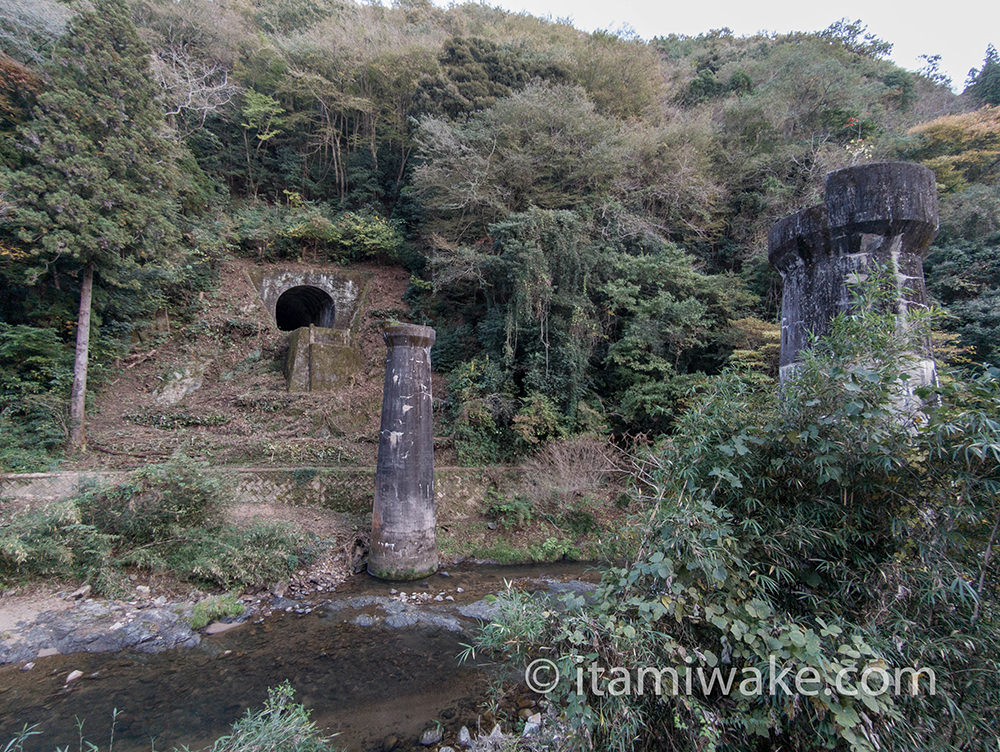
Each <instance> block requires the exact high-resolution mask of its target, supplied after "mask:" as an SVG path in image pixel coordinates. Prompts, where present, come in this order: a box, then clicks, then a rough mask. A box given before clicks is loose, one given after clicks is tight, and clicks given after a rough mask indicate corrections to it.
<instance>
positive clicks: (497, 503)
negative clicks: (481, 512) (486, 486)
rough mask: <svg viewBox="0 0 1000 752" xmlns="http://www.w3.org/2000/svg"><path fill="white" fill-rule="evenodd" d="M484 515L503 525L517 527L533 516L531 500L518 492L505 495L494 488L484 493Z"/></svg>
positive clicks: (527, 521)
mask: <svg viewBox="0 0 1000 752" xmlns="http://www.w3.org/2000/svg"><path fill="white" fill-rule="evenodd" d="M486 501H487V503H488V506H487V507H486V515H487V516H488V517H490V518H491V519H494V520H496V521H498V522H500V523H501V524H502V525H503V526H504V527H519V526H520V525H525V524H527V523H529V522H531V521H532V520H533V519H534V518H535V510H534V508H532V506H531V502H530V501H528V499H526V498H524V497H523V496H521V495H520V494H513V495H512V496H505V495H503V494H501V493H500V492H499V491H497V490H495V489H490V490H489V492H488V493H487V494H486Z"/></svg>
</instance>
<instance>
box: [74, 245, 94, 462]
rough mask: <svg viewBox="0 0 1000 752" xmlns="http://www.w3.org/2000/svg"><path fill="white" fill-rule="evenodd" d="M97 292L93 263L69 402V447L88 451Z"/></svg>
mask: <svg viewBox="0 0 1000 752" xmlns="http://www.w3.org/2000/svg"><path fill="white" fill-rule="evenodd" d="M93 291H94V264H93V262H91V263H89V264H87V266H86V268H85V269H84V270H83V281H82V282H81V284H80V314H79V316H78V317H77V323H76V359H75V360H74V361H73V392H72V394H71V395H70V403H69V448H70V449H85V448H86V446H87V436H86V430H85V427H84V413H85V411H86V407H87V359H88V355H89V353H90V299H91V296H92V293H93Z"/></svg>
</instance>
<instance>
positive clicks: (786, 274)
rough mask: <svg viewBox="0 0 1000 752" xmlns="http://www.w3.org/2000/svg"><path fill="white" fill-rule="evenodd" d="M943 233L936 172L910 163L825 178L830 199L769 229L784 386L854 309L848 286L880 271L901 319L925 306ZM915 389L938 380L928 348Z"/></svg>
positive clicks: (916, 375)
mask: <svg viewBox="0 0 1000 752" xmlns="http://www.w3.org/2000/svg"><path fill="white" fill-rule="evenodd" d="M937 230H938V198H937V184H936V181H935V178H934V173H933V172H932V171H931V170H929V169H928V168H926V167H923V166H921V165H917V164H911V163H907V162H885V163H878V164H867V165H860V166H858V167H848V168H846V169H843V170H836V171H835V172H831V173H829V174H828V175H827V176H826V200H825V201H824V203H822V204H819V205H817V206H812V207H810V208H808V209H803V210H802V211H800V212H797V213H795V214H792V215H791V216H789V217H785V218H784V219H782V220H780V221H779V222H777V223H775V225H774V226H773V227H772V228H771V232H770V234H769V236H768V246H769V250H768V260H769V261H770V262H771V265H772V266H773V267H774V268H775V269H776V270H777V271H778V272H779V273H780V274H781V277H782V280H783V281H784V291H783V295H782V300H781V361H780V375H781V380H782V381H785V380H786V379H787V378H788V377H789V375H790V374H791V372H792V371H793V370H794V368H795V366H796V364H797V362H798V360H799V351H800V350H802V349H804V348H806V347H808V345H809V335H810V334H815V335H819V336H821V335H823V334H826V333H827V331H828V330H829V325H830V320H831V319H832V318H833V317H834V316H836V315H837V314H838V313H840V312H842V311H845V310H847V309H848V308H849V307H850V304H851V300H850V292H849V290H848V282H849V281H850V280H852V279H864V278H865V276H866V275H867V274H868V273H869V272H871V271H872V270H873V269H874V268H875V267H876V266H878V267H884V268H886V269H888V271H889V273H890V274H893V275H894V278H895V282H896V289H897V292H898V294H899V295H898V297H899V304H898V310H897V312H896V313H897V316H898V317H899V319H900V323H901V325H904V326H905V320H906V315H907V312H908V311H909V310H912V309H916V308H920V307H924V306H926V305H927V292H926V289H925V287H924V272H923V258H924V256H925V255H926V253H927V248H928V246H929V245H930V243H931V241H932V240H933V239H934V236H935V235H936V234H937ZM917 357H918V361H917V364H916V366H915V368H914V373H912V375H911V381H910V385H909V387H910V388H913V387H916V386H920V385H923V384H929V383H931V382H932V381H933V380H934V377H935V369H934V360H933V357H932V356H931V352H930V345H929V343H927V345H926V346H925V348H924V351H923V352H921V353H918V354H917Z"/></svg>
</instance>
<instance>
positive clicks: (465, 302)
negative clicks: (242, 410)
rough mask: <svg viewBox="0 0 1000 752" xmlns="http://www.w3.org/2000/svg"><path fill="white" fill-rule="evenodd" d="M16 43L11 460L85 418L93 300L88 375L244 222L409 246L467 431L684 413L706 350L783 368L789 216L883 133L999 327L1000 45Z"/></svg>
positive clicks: (51, 6) (5, 134)
mask: <svg viewBox="0 0 1000 752" xmlns="http://www.w3.org/2000/svg"><path fill="white" fill-rule="evenodd" d="M0 46H2V51H3V52H2V54H0V437H2V438H0V465H2V466H4V467H6V468H9V469H31V468H38V467H42V466H44V465H45V464H46V462H47V458H48V457H49V456H52V455H55V454H58V453H59V452H60V450H61V447H63V445H64V444H65V443H66V442H67V439H69V438H71V435H72V434H73V429H74V428H75V427H76V426H77V424H78V422H79V420H80V418H81V414H80V413H79V411H77V412H76V413H75V414H71V413H70V410H69V404H70V391H71V383H72V381H73V358H74V352H75V351H79V343H78V340H77V323H78V320H82V316H83V315H84V314H85V311H91V312H92V318H91V329H92V331H91V335H90V342H89V363H90V378H89V381H88V382H87V384H89V388H90V389H91V390H92V391H93V390H95V389H96V390H99V389H100V388H101V386H102V383H105V381H106V376H107V374H108V373H110V372H112V371H113V370H114V369H115V367H116V366H115V364H116V363H117V362H118V361H119V359H120V358H122V357H123V356H124V355H126V354H127V353H128V351H129V350H130V348H133V347H136V346H137V344H136V343H137V339H136V336H137V333H138V332H139V331H141V330H142V329H143V327H145V326H146V325H147V324H148V322H149V321H150V320H151V318H152V317H153V316H154V315H155V314H156V313H157V311H163V310H166V311H169V313H170V315H171V316H172V317H174V318H179V319H181V320H183V318H184V316H185V315H190V311H191V310H192V306H193V305H194V304H195V303H196V301H197V300H198V298H199V295H200V293H202V292H203V291H205V290H208V289H211V288H212V286H213V285H214V284H215V280H216V272H217V269H218V266H219V263H220V261H221V260H222V259H224V258H226V257H227V256H230V255H238V256H244V257H247V258H248V259H252V260H254V261H258V262H267V261H272V260H275V261H276V260H299V259H301V260H303V261H308V262H329V263H332V264H351V263H354V262H358V261H362V260H364V261H366V262H375V263H378V264H384V265H396V266H401V267H403V268H405V269H406V270H407V271H408V272H409V273H410V275H411V277H410V286H409V290H408V292H407V294H406V297H407V300H408V302H409V303H410V305H411V306H412V308H413V310H414V311H415V312H416V317H417V319H418V323H428V324H431V325H433V326H434V327H435V328H436V329H437V333H438V340H437V345H436V347H435V350H434V358H435V367H436V368H437V369H438V370H439V371H440V372H441V373H442V374H444V375H445V376H446V378H447V383H448V385H449V388H448V391H447V402H446V404H445V407H444V410H443V412H442V415H441V421H440V425H441V427H442V429H443V430H445V431H447V432H448V433H450V434H451V436H452V439H453V441H454V444H455V447H456V449H457V451H458V456H459V457H460V458H461V459H462V460H463V461H466V462H483V463H489V462H501V461H509V460H514V459H516V458H517V457H518V456H519V455H522V454H524V453H525V452H528V451H530V450H531V449H532V448H534V447H537V446H539V445H540V444H542V443H544V442H545V441H546V440H548V439H551V438H554V437H559V436H565V435H568V434H572V433H577V432H585V431H599V432H615V433H617V434H641V433H646V434H657V433H661V432H663V431H666V430H668V429H669V428H670V426H671V424H672V422H673V420H674V419H675V416H676V415H677V414H678V413H679V411H680V410H681V409H682V408H683V407H684V404H685V402H686V401H687V400H688V399H689V397H688V395H689V393H690V390H691V388H692V387H693V386H694V385H696V384H697V383H699V380H701V379H702V378H703V375H704V374H712V373H717V372H719V371H720V370H721V369H722V368H723V367H725V366H726V365H727V364H732V365H739V366H740V367H742V368H745V369H750V370H753V371H756V372H757V373H758V374H759V378H760V379H768V378H770V377H771V376H772V375H773V371H774V360H775V355H776V352H777V345H776V343H777V327H776V325H775V322H776V302H777V293H778V291H779V289H780V288H779V280H778V278H777V277H776V275H775V274H773V273H772V272H771V271H770V270H769V269H768V267H767V262H766V233H767V230H768V228H769V227H770V225H771V224H772V223H773V222H774V221H775V220H776V219H778V218H780V217H781V216H783V215H785V214H786V213H788V212H790V211H792V210H794V209H795V208H798V207H800V206H802V205H804V204H806V203H808V202H811V201H812V200H813V199H814V198H815V195H814V194H815V193H816V192H817V190H818V189H819V188H820V187H821V185H822V176H823V175H824V173H825V172H827V171H828V170H831V169H835V168H838V167H842V166H845V165H850V164H857V163H862V162H868V161H877V160H882V159H889V158H891V159H909V160H915V161H920V162H923V163H925V164H927V165H929V166H930V167H932V168H933V169H934V170H935V172H936V174H937V176H938V181H939V184H940V190H941V198H942V230H941V234H940V236H939V238H938V240H937V242H936V246H935V249H934V251H933V252H932V255H931V256H930V257H929V259H928V262H927V272H928V280H929V283H930V288H931V291H932V293H933V294H934V296H936V298H937V299H938V301H939V302H941V303H942V304H944V305H945V306H947V308H948V310H949V311H950V312H951V313H952V314H953V318H951V319H950V320H948V321H946V322H945V324H944V326H946V327H947V328H948V329H949V330H951V331H952V332H953V333H955V334H956V335H957V338H953V340H952V341H951V343H950V344H949V351H950V352H951V353H953V355H954V357H956V358H966V359H971V360H992V361H993V362H996V361H997V360H998V359H1000V349H997V348H998V346H997V344H996V343H997V342H1000V314H998V313H997V311H998V309H1000V251H998V245H1000V109H998V108H997V107H996V105H998V104H1000V94H998V91H1000V89H998V76H997V71H998V68H1000V64H998V61H997V56H996V52H995V50H993V49H992V48H990V49H989V50H987V53H986V57H985V59H984V62H983V65H982V67H981V69H980V70H978V71H975V72H974V75H973V76H972V77H971V78H970V82H969V85H968V87H967V91H966V93H965V94H963V95H961V96H957V95H955V94H953V93H952V91H951V90H950V89H949V87H948V86H947V85H946V83H947V82H945V81H944V80H943V79H942V77H941V75H940V74H939V73H938V71H937V68H936V65H935V60H934V58H928V61H927V62H928V64H927V66H926V67H925V68H924V69H923V70H922V71H921V72H918V73H914V72H908V71H905V70H902V69H901V68H899V67H897V66H896V65H894V64H893V63H891V62H889V61H888V60H887V59H886V56H887V54H888V52H889V50H890V48H891V45H890V43H889V42H888V41H885V40H881V39H877V38H875V37H873V36H872V35H871V34H869V33H867V30H866V29H865V27H864V25H863V24H862V23H861V22H853V23H852V22H848V21H840V22H836V23H834V24H833V25H832V26H831V27H830V28H828V29H827V30H825V31H822V32H817V33H797V34H790V35H776V36H753V37H737V36H734V35H733V34H732V33H730V32H729V31H727V30H716V31H710V32H707V33H705V34H703V35H700V36H698V37H680V36H665V37H658V38H655V39H653V40H651V41H648V42H647V41H643V40H640V39H637V38H631V37H629V36H628V35H627V34H614V33H606V32H595V33H593V34H586V33H583V32H580V31H578V30H576V29H574V28H572V27H571V26H569V25H566V24H562V23H556V22H551V21H545V20H540V19H537V18H534V17H531V16H527V15H517V14H510V13H507V12H504V11H501V10H496V9H491V8H488V7H486V6H483V5H471V4H470V5H462V6H458V7H453V8H450V9H447V10H443V9H440V8H437V7H435V6H433V5H431V4H430V3H429V2H426V1H422V0H401V1H400V2H396V3H394V4H392V5H391V6H384V5H377V4H368V5H359V4H355V3H353V2H340V1H338V0H221V1H219V2H210V1H209V0H176V1H175V0H135V1H134V2H129V3H126V2H125V0H92V2H91V3H78V4H63V3H59V2H55V0H15V1H14V2H12V3H5V4H4V6H3V9H2V10H0ZM90 280H92V302H91V303H90V304H88V305H85V306H81V300H83V301H84V302H87V300H88V297H90V293H88V290H89V289H90ZM77 371H78V376H79V365H78V368H77ZM87 384H85V385H84V386H85V387H86V386H87ZM77 387H78V390H79V388H80V383H79V379H78V380H77ZM81 393H82V392H81ZM77 443H78V442H77Z"/></svg>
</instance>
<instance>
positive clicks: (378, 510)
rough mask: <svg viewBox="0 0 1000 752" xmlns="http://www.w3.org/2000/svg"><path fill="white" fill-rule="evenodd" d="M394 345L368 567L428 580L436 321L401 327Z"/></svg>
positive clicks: (388, 333) (384, 574) (432, 553)
mask: <svg viewBox="0 0 1000 752" xmlns="http://www.w3.org/2000/svg"><path fill="white" fill-rule="evenodd" d="M383 336H384V338H385V343H386V347H387V354H386V361H385V387H384V389H383V392H382V428H381V432H380V434H379V445H378V464H377V467H376V471H375V503H374V505H373V509H372V536H371V550H370V552H369V556H368V571H369V573H371V574H372V575H374V576H375V577H380V578H382V579H387V580H412V579H418V578H420V577H425V576H427V575H428V574H430V573H431V572H434V571H435V570H436V569H437V566H438V551H437V537H436V533H435V503H434V501H435V500H434V427H433V415H432V397H431V345H433V344H434V330H433V329H431V328H430V327H429V326H417V325H415V324H398V325H395V326H389V327H387V328H386V330H385V332H384V333H383Z"/></svg>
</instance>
